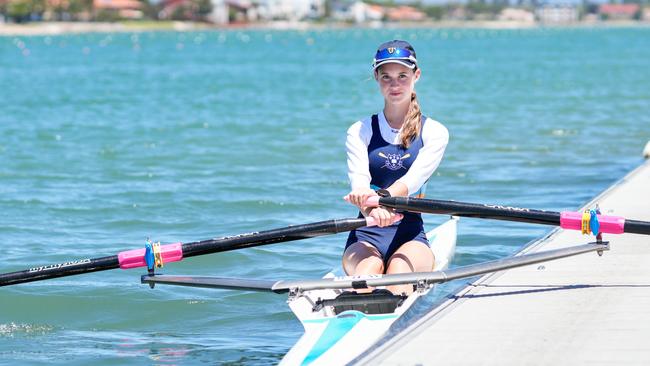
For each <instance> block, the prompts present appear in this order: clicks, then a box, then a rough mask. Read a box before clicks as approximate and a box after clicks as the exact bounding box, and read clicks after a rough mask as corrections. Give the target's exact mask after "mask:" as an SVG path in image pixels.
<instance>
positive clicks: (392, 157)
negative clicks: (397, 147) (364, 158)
mask: <svg viewBox="0 0 650 366" xmlns="http://www.w3.org/2000/svg"><path fill="white" fill-rule="evenodd" d="M378 155H379V156H380V157H382V158H384V159H386V162H385V163H384V166H382V168H388V169H390V170H400V169H402V168H403V169H406V167H405V166H404V164H403V163H402V162H403V161H404V159H408V158H410V157H411V154H404V155H402V156H400V155H399V154H388V155H386V154H384V153H383V152H379V154H378Z"/></svg>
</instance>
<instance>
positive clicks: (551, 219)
mask: <svg viewBox="0 0 650 366" xmlns="http://www.w3.org/2000/svg"><path fill="white" fill-rule="evenodd" d="M378 204H379V205H382V206H387V207H391V208H395V209H398V210H405V211H413V212H422V213H431V214H445V215H453V216H463V217H475V218H483V219H494V220H506V221H520V222H527V223H533V224H542V225H559V224H560V213H559V212H553V211H543V210H531V209H528V208H519V207H509V206H499V205H485V204H477V203H467V202H457V201H443V200H432V199H423V198H412V197H381V198H379V201H378Z"/></svg>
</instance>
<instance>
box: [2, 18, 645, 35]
mask: <svg viewBox="0 0 650 366" xmlns="http://www.w3.org/2000/svg"><path fill="white" fill-rule="evenodd" d="M615 27H642V28H645V27H650V22H640V21H607V22H600V21H599V22H576V23H563V24H543V23H531V22H516V21H437V22H433V21H429V22H417V23H376V24H348V23H313V22H283V21H278V22H272V23H250V24H232V25H228V26H214V25H210V24H206V23H195V22H154V21H143V22H137V21H136V22H116V23H102V22H34V23H27V24H13V23H0V36H36V35H59V34H75V33H116V32H146V31H198V30H232V29H249V30H312V29H346V28H365V29H380V28H381V29H385V28H416V29H424V28H433V29H439V28H470V29H471V28H476V29H532V28H615Z"/></svg>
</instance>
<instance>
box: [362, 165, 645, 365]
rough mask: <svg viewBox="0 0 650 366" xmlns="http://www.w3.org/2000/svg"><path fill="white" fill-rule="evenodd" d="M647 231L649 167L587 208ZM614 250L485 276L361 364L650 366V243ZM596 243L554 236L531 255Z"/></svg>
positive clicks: (636, 240) (633, 239)
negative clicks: (632, 221) (640, 225)
mask: <svg viewBox="0 0 650 366" xmlns="http://www.w3.org/2000/svg"><path fill="white" fill-rule="evenodd" d="M595 203H598V204H599V205H600V207H601V208H602V210H603V214H612V215H619V216H623V217H626V218H630V219H636V220H644V221H650V161H646V163H645V164H643V165H641V166H640V167H639V168H637V169H636V170H634V171H633V172H632V173H630V174H629V175H628V176H626V177H625V178H624V179H623V180H621V181H620V182H618V183H617V184H616V185H614V186H612V187H610V188H609V189H608V190H607V191H605V192H604V193H603V194H601V195H600V196H599V197H597V198H596V199H594V200H593V201H592V202H591V203H590V204H588V205H587V206H586V207H592V206H593V205H594V204H595ZM604 240H609V241H610V246H611V250H609V251H607V252H605V253H604V255H603V256H602V257H598V255H597V254H595V253H594V254H583V255H580V256H577V257H572V258H566V259H561V260H558V261H553V262H548V263H544V264H541V265H533V266H528V267H523V268H518V269H512V270H508V271H504V272H499V273H495V274H492V275H488V276H484V277H482V278H480V279H479V280H477V281H476V282H474V283H473V284H472V285H470V286H468V287H466V288H465V289H463V290H462V291H460V292H459V293H458V294H457V295H456V296H455V297H454V298H453V299H449V300H447V301H445V302H444V303H443V304H442V305H440V306H439V307H437V308H435V309H433V310H432V311H431V312H429V313H428V314H426V315H425V316H424V317H423V318H421V319H420V320H419V321H418V322H417V323H415V324H413V325H412V326H411V327H409V328H407V329H406V330H404V331H403V332H402V333H400V335H398V336H397V337H395V338H394V339H392V340H391V341H389V342H386V343H384V344H382V345H381V346H378V347H377V348H375V349H374V350H373V351H371V352H369V353H368V354H367V355H366V356H365V357H364V358H363V359H361V361H360V362H359V363H361V364H369V365H377V364H383V365H585V364H589V365H621V364H626V365H650V237H649V236H643V235H636V234H623V235H612V234H605V236H604ZM588 241H593V236H590V237H588V236H583V235H581V234H580V233H579V232H576V231H565V230H562V229H558V230H555V231H553V232H552V233H551V235H549V236H548V237H546V238H543V239H540V240H539V241H538V242H536V243H534V244H532V245H530V246H528V247H527V248H525V249H524V250H523V251H522V253H532V252H537V251H544V250H549V249H555V248H560V247H567V246H572V245H576V244H583V243H586V242H588Z"/></svg>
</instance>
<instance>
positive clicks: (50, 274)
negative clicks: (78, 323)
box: [0, 218, 374, 287]
mask: <svg viewBox="0 0 650 366" xmlns="http://www.w3.org/2000/svg"><path fill="white" fill-rule="evenodd" d="M373 224H374V221H373V219H371V218H368V219H366V218H346V219H338V220H327V221H320V222H315V223H310V224H304V225H295V226H288V227H284V228H279V229H272V230H266V231H260V232H252V233H246V234H241V235H234V236H226V237H223V238H217V239H209V240H203V241H197V242H192V243H186V244H181V243H175V244H167V245H163V246H161V255H162V258H163V262H165V263H168V262H174V261H180V260H182V259H183V258H187V257H194V256H198V255H204V254H210V253H217V252H225V251H229V250H235V249H241V248H250V247H254V246H259V245H267V244H274V243H282V242H288V241H293V240H299V239H306V238H313V237H317V236H321V235H328V234H336V233H341V232H345V231H351V230H354V229H357V228H360V227H363V226H366V225H373ZM144 256H145V249H135V250H128V251H124V252H121V253H119V254H118V255H113V256H108V257H102V258H94V259H80V260H74V261H69V262H64V263H58V264H51V265H47V266H39V267H34V268H30V269H26V270H23V271H17V272H11V273H5V274H0V287H2V286H9V285H16V284H19V283H25V282H32V281H40V280H46V279H50V278H57V277H65V276H72V275H77V274H82V273H90V272H98V271H105V270H110V269H115V268H122V269H129V268H136V267H144V266H146V262H145V258H144Z"/></svg>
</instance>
